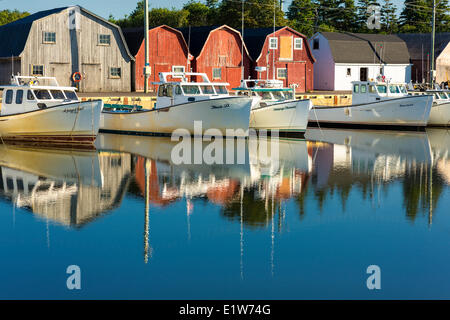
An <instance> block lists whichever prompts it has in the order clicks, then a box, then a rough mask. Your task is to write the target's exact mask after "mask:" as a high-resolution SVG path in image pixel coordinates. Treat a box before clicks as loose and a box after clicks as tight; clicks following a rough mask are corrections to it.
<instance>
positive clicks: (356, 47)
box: [320, 32, 410, 64]
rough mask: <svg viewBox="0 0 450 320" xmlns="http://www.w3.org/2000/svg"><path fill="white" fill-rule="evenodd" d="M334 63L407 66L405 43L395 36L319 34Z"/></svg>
mask: <svg viewBox="0 0 450 320" xmlns="http://www.w3.org/2000/svg"><path fill="white" fill-rule="evenodd" d="M320 34H322V35H323V36H324V37H325V38H326V39H327V40H328V43H329V45H330V49H331V53H332V55H333V58H334V62H335V63H387V64H409V63H410V59H409V52H408V48H407V46H406V43H405V42H404V41H403V40H402V39H400V38H399V37H398V36H396V35H388V34H365V33H347V32H346V33H338V32H320Z"/></svg>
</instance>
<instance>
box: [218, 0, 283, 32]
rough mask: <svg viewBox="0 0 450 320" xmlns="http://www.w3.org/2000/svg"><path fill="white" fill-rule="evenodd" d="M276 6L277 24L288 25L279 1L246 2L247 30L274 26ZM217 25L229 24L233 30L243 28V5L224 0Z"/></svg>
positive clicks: (233, 0) (248, 0) (250, 0)
mask: <svg viewBox="0 0 450 320" xmlns="http://www.w3.org/2000/svg"><path fill="white" fill-rule="evenodd" d="M274 4H275V24H276V25H277V26H284V25H286V24H287V21H286V19H285V18H284V12H283V11H282V10H281V9H280V6H279V4H278V1H275V2H274V1H273V0H259V1H258V2H256V1H254V0H244V23H245V27H247V28H261V27H271V26H273V23H274V21H273V16H274ZM217 10H218V15H217V20H216V21H215V22H216V24H227V25H229V26H231V27H233V28H240V27H241V16H242V3H241V2H239V1H235V0H223V1H222V2H221V3H220V4H219V6H218V9H217Z"/></svg>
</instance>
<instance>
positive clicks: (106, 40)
mask: <svg viewBox="0 0 450 320" xmlns="http://www.w3.org/2000/svg"><path fill="white" fill-rule="evenodd" d="M98 44H99V45H101V46H109V45H110V44H111V35H109V34H99V35H98Z"/></svg>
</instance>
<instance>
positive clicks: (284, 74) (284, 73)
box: [277, 68, 287, 79]
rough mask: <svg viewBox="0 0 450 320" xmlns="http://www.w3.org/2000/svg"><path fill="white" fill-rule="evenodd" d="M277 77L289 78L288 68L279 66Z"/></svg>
mask: <svg viewBox="0 0 450 320" xmlns="http://www.w3.org/2000/svg"><path fill="white" fill-rule="evenodd" d="M277 78H278V79H286V78H287V69H286V68H278V69H277Z"/></svg>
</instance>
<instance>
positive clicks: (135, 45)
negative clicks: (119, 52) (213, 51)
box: [123, 25, 187, 56]
mask: <svg viewBox="0 0 450 320" xmlns="http://www.w3.org/2000/svg"><path fill="white" fill-rule="evenodd" d="M157 28H167V29H170V30H173V31H175V32H177V33H179V34H180V35H181V37H182V38H183V41H184V40H185V39H184V37H183V33H182V32H181V31H180V30H177V29H175V28H172V27H169V26H167V25H161V26H158V27H154V28H150V29H149V30H153V29H157ZM123 35H124V36H125V40H126V41H127V44H128V48H129V49H130V52H131V54H132V55H133V56H136V55H137V53H138V52H139V49H140V48H141V45H142V42H143V41H144V28H139V27H138V28H125V29H123ZM186 47H187V44H186Z"/></svg>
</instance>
